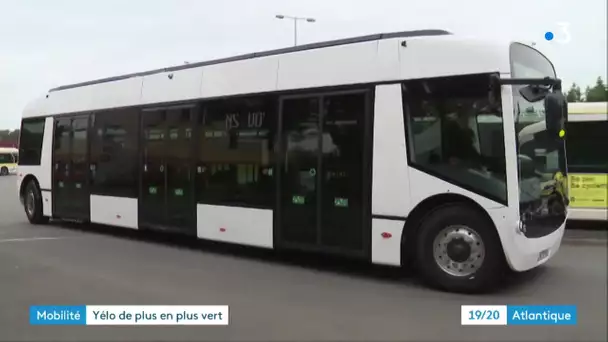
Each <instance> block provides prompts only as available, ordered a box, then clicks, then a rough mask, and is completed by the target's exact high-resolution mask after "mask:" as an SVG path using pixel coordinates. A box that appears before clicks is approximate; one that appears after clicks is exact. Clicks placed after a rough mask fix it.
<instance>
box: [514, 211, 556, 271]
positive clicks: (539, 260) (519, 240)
mask: <svg viewBox="0 0 608 342" xmlns="http://www.w3.org/2000/svg"><path fill="white" fill-rule="evenodd" d="M565 229H566V222H563V223H562V225H561V226H560V227H559V228H558V229H557V230H555V231H554V232H553V233H551V234H548V235H545V236H543V237H538V238H527V237H526V236H524V234H523V233H521V232H519V231H517V233H515V234H514V235H513V239H512V241H511V246H510V248H507V250H510V251H511V252H510V253H507V261H508V263H509V266H510V267H511V269H513V270H514V271H517V272H523V271H527V270H530V269H533V268H535V267H538V266H540V265H542V264H544V263H546V262H547V261H549V260H550V259H551V258H552V257H553V256H554V255H555V254H556V253H557V251H558V250H559V247H560V246H561V244H562V239H563V237H564V231H565Z"/></svg>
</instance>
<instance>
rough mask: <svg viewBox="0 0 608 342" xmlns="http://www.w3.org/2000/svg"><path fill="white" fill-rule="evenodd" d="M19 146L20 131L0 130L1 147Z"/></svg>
mask: <svg viewBox="0 0 608 342" xmlns="http://www.w3.org/2000/svg"><path fill="white" fill-rule="evenodd" d="M17 144H19V129H15V130H10V129H2V130H0V147H11V146H17Z"/></svg>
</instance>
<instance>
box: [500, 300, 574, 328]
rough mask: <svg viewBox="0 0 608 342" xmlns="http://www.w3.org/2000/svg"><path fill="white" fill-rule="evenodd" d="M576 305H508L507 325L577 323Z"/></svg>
mask: <svg viewBox="0 0 608 342" xmlns="http://www.w3.org/2000/svg"><path fill="white" fill-rule="evenodd" d="M576 324H577V312H576V306H575V305H507V325H576Z"/></svg>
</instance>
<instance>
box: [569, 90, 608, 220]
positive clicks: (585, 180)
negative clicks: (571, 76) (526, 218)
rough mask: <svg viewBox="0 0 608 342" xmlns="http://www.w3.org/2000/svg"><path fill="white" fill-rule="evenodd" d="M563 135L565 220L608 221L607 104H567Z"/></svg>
mask: <svg viewBox="0 0 608 342" xmlns="http://www.w3.org/2000/svg"><path fill="white" fill-rule="evenodd" d="M566 134H567V139H566V140H567V153H568V185H569V195H570V210H569V213H568V219H570V220H575V221H597V222H602V221H608V152H606V151H605V149H606V146H608V103H607V102H575V103H569V104H568V123H567V124H566ZM606 228H608V226H606Z"/></svg>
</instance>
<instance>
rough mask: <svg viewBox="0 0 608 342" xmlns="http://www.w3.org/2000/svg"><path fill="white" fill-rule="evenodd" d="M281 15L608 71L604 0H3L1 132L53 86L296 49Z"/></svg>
mask: <svg viewBox="0 0 608 342" xmlns="http://www.w3.org/2000/svg"><path fill="white" fill-rule="evenodd" d="M280 13H282V14H288V15H298V16H307V17H314V18H315V19H317V22H316V23H312V24H311V23H302V24H300V26H299V32H298V33H299V34H298V37H299V38H298V40H299V43H309V42H316V41H323V40H329V39H336V38H344V37H349V36H357V35H364V34H371V33H381V32H392V31H402V30H411V29H425V28H440V29H447V30H450V31H452V32H453V33H456V34H466V35H478V36H482V37H487V38H495V39H519V40H524V41H526V42H531V41H534V42H536V43H537V48H539V49H540V50H541V51H543V52H544V53H545V54H547V56H548V57H549V58H550V59H552V60H553V61H554V64H555V65H556V68H557V72H558V76H559V77H561V78H562V79H564V80H565V82H566V84H567V85H568V86H569V85H570V83H572V82H577V83H580V84H582V85H588V84H593V83H594V82H595V78H596V77H597V76H599V75H606V73H607V71H606V63H607V62H606V60H607V56H606V49H607V45H606V0H581V1H579V2H576V3H575V2H573V1H571V0H552V1H548V0H547V1H544V0H501V1H499V0H459V1H455V0H424V1H416V0H213V1H212V0H164V1H161V0H98V1H87V0H73V1H68V0H37V1H36V0H0V129H6V128H17V127H18V126H19V121H20V115H21V112H22V110H23V108H24V107H25V105H26V104H27V102H28V101H30V100H32V99H33V98H36V97H38V96H40V95H41V94H43V93H45V92H46V91H47V90H48V89H49V88H52V87H55V86H59V85H62V84H66V83H74V82H80V81H86V80H90V79H95V78H101V77H107V76H115V75H119V74H123V73H130V72H135V71H143V70H148V69H154V68H160V67H166V66H171V65H177V64H183V63H184V61H190V62H196V61H202V60H207V59H212V58H218V57H226V56H231V55H235V54H242V53H248V52H255V51H263V50H267V49H273V48H278V47H284V46H289V45H292V44H293V24H292V22H290V21H287V20H278V19H275V18H274V16H275V14H280ZM560 23H567V24H569V28H568V30H569V33H570V38H571V39H570V41H569V42H567V43H563V42H562V43H560V42H558V41H561V40H562V39H564V38H565V35H564V34H563V33H562V28H561V26H560ZM546 31H553V32H554V33H555V35H556V37H555V39H554V40H553V41H551V42H547V41H545V38H544V34H545V32H546Z"/></svg>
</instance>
